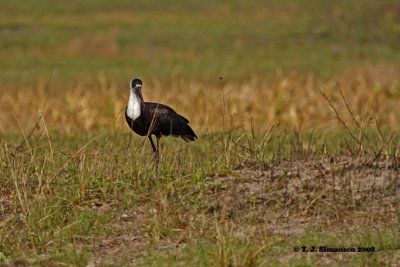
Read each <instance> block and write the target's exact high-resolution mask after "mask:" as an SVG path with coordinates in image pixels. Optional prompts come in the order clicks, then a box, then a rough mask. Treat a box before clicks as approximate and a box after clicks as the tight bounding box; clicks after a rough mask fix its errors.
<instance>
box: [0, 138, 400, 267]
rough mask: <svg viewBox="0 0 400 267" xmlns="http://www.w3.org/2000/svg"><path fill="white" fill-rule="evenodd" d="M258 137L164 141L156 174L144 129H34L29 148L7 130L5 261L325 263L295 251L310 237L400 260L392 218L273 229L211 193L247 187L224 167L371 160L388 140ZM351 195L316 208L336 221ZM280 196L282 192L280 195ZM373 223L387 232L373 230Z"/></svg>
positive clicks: (377, 258) (361, 256)
mask: <svg viewBox="0 0 400 267" xmlns="http://www.w3.org/2000/svg"><path fill="white" fill-rule="evenodd" d="M368 136H369V138H372V136H377V132H374V131H371V132H369V133H368ZM384 136H390V134H389V133H387V134H385V135H384ZM254 138H255V139H254ZM254 138H253V137H252V136H251V135H250V136H246V137H244V138H242V139H241V140H240V141H237V142H236V144H235V142H233V141H235V140H237V139H238V137H237V136H236V137H235V136H234V135H230V134H226V136H225V137H224V139H222V136H221V135H220V134H217V135H214V136H201V137H200V140H198V141H197V142H195V143H191V144H185V143H184V142H181V141H179V140H172V139H163V151H162V155H163V159H162V163H161V165H160V168H159V171H158V173H157V172H156V170H155V169H154V166H153V165H152V164H150V163H149V162H150V161H151V156H152V155H151V152H150V151H151V150H150V146H149V144H148V143H146V144H144V146H140V142H141V141H142V139H139V138H137V137H134V138H133V140H131V142H130V147H129V148H127V146H128V143H129V136H128V135H125V134H116V135H106V134H98V135H94V134H93V135H71V136H65V135H56V134H55V135H50V140H47V138H46V137H45V136H44V135H42V136H41V137H40V135H36V134H34V135H33V136H31V137H30V138H29V140H28V143H29V147H28V146H27V145H26V143H25V141H24V140H23V139H22V138H21V136H18V135H8V136H5V137H4V139H3V141H2V151H1V161H2V168H1V173H0V183H1V184H2V189H1V190H2V196H3V199H0V201H2V202H0V203H3V204H2V205H5V206H4V207H6V209H5V211H4V214H3V215H2V216H3V218H4V219H5V220H3V221H2V227H1V230H0V251H1V252H2V253H3V254H2V257H1V258H0V259H1V262H3V263H6V262H10V261H15V260H16V261H18V260H20V261H21V260H22V261H26V262H29V263H30V264H33V265H42V264H71V265H78V266H85V265H86V264H87V263H88V262H90V261H93V260H96V259H101V261H100V262H99V263H102V264H103V265H104V266H108V264H109V265H110V266H116V265H118V266H121V265H122V266H123V265H132V264H133V263H135V264H139V265H143V266H149V265H151V266H172V265H173V266H176V265H180V266H187V265H189V264H190V265H195V266H210V265H215V266H264V265H272V266H275V265H276V266H280V265H282V264H283V265H285V266H303V265H304V266H312V265H314V264H317V263H321V261H320V260H321V259H320V257H319V256H318V255H313V256H312V257H311V258H308V257H306V254H296V253H295V254H293V253H292V250H293V247H294V246H303V245H306V246H312V245H318V246H320V245H321V246H322V245H328V246H331V247H335V246H337V247H341V246H346V247H355V246H375V247H376V248H377V250H378V251H377V252H376V253H372V254H371V253H369V254H368V253H357V254H355V255H353V256H352V258H348V257H347V256H346V260H345V261H346V262H347V263H348V264H355V265H365V264H368V265H371V266H379V265H380V264H381V263H382V262H385V263H387V262H388V260H389V261H390V260H392V261H394V260H395V259H396V258H395V254H396V253H395V252H394V251H397V250H398V249H399V247H400V243H399V240H398V239H396V236H398V234H396V231H398V229H397V228H396V227H395V224H393V222H392V221H391V220H387V221H386V222H385V223H384V222H378V223H377V224H375V225H374V224H371V221H369V220H366V221H364V220H363V221H362V222H361V223H360V225H359V227H360V228H359V229H358V230H356V231H355V232H354V231H353V232H352V230H350V229H352V228H351V225H350V226H349V225H347V224H346V223H344V222H341V220H339V221H337V222H336V223H330V224H327V225H324V224H317V225H310V226H308V227H307V228H308V231H306V232H304V233H303V234H300V235H299V234H296V233H293V234H282V233H275V232H273V231H272V232H271V230H267V229H268V227H267V228H265V227H266V226H268V225H263V224H262V223H259V222H258V220H259V219H261V218H262V216H264V215H262V214H259V215H255V217H254V218H253V217H251V218H253V219H251V218H247V219H245V218H246V216H243V217H241V216H242V215H241V216H239V217H234V218H229V217H226V218H225V219H224V216H226V215H224V214H225V213H224V209H225V208H223V207H225V206H224V205H225V204H223V203H224V202H223V201H222V200H221V201H216V202H215V201H214V200H212V199H210V198H209V196H210V197H212V198H213V196H214V195H215V196H218V195H220V194H222V195H223V194H224V192H227V190H228V192H229V190H230V189H229V188H231V187H232V188H235V187H236V186H241V182H240V181H236V182H235V180H232V181H230V182H223V183H217V182H214V181H216V180H217V179H219V178H218V177H230V176H231V175H233V173H235V170H237V169H238V168H239V169H240V168H241V167H240V166H247V165H248V164H250V166H251V164H267V165H269V164H275V162H279V161H281V160H288V161H289V162H295V161H297V160H311V159H318V158H326V157H332V158H334V157H336V156H335V155H339V156H344V155H348V156H350V157H354V158H357V157H358V156H355V155H356V154H358V155H359V156H361V157H366V158H368V157H372V158H373V157H374V156H375V153H378V152H379V151H380V149H381V148H382V143H380V142H379V141H378V140H379V139H378V138H374V139H373V140H376V141H365V143H364V146H363V150H362V151H361V152H357V144H356V142H354V141H351V138H350V136H349V134H345V133H339V134H313V135H312V134H304V135H303V134H302V135H285V134H283V133H275V134H273V135H272V136H271V138H270V139H269V141H268V142H266V141H265V143H262V141H261V139H259V138H258V137H257V136H255V137H254ZM346 139H348V141H345V140H346ZM395 139H398V137H395ZM232 140H233V141H232ZM365 140H367V139H365ZM49 141H50V142H49ZM347 142H348V144H350V147H347V148H345V149H341V150H340V151H339V150H338V147H342V148H343V147H344V144H346V143H347ZM304 144H308V145H306V146H305V145H304ZM50 145H51V147H50ZM259 148H262V149H259ZM396 148H397V145H394V144H393V143H391V144H390V149H391V150H390V149H388V150H385V153H387V154H386V155H387V156H388V157H389V158H395V157H396V156H395V155H396V153H397V152H396V151H397V150H396ZM346 149H348V150H346ZM322 151H325V153H322ZM264 153H267V154H268V155H273V156H272V157H269V156H266V155H264ZM265 159H267V160H265ZM338 173H339V171H338ZM288 175H289V174H288ZM246 179H247V178H246ZM266 179H267V178H266ZM328 181H329V180H328ZM210 186H211V187H210ZM282 186H284V184H282ZM274 190H275V189H272V188H271V189H270V190H268V192H271V193H272V192H273V191H274ZM310 192H311V191H310ZM371 192H372V191H371ZM388 192H391V191H388ZM342 193H343V194H342ZM342 193H338V194H341V195H342V196H343V197H344V198H345V199H347V200H348V202H346V201H345V202H342V201H336V202H332V203H331V204H329V206H326V207H325V205H326V202H321V203H318V202H315V205H314V206H313V207H312V209H315V208H317V209H322V210H323V213H324V214H325V215H327V216H328V217H331V220H333V221H335V220H336V219H335V217H336V216H335V214H336V213H337V210H336V211H335V209H337V208H338V207H339V208H340V207H341V208H340V210H341V212H340V213H343V216H344V217H347V216H349V214H352V207H353V206H352V204H351V196H350V195H351V194H348V193H347V192H342ZM210 194H211V195H210ZM368 194H370V193H368ZM222 195H221V196H222ZM239 197H240V198H246V197H248V198H249V199H248V202H247V203H249V205H250V206H249V210H248V211H247V212H249V214H251V212H255V214H258V207H259V205H260V203H261V204H262V203H264V202H263V200H262V199H261V202H259V200H258V199H259V198H258V197H255V198H252V197H251V196H247V195H243V196H239ZM278 199H279V197H278V196H277V198H276V199H274V198H272V199H271V201H276V200H278ZM300 199H301V198H300ZM287 201H288V202H287V203H285V202H283V203H281V204H279V205H280V206H281V208H283V207H286V208H288V209H289V210H292V209H293V206H291V204H290V199H288V200H287ZM365 201H367V200H365ZM369 201H371V200H369ZM304 203H306V204H307V201H306V200H305V202H304ZM364 204H365V203H364V202H360V205H359V206H357V207H358V208H357V209H359V210H363V209H364V208H363V207H364ZM221 205H222V206H221ZM230 205H234V204H229V205H228V206H226V207H227V208H228V209H230V208H234V206H230ZM330 205H333V206H332V207H330ZM335 206H336V208H335V209H334V208H333V207H335ZM267 207H268V206H267ZM234 209H235V208H234ZM246 209H247V208H246ZM330 209H332V210H331V211H330ZM395 209H398V207H397V208H395ZM238 211H239V212H240V209H239V210H238ZM275 211H276V210H275V208H274V209H272V210H271V212H275ZM294 211H295V210H292V212H294ZM349 212H350V213H349ZM397 212H398V211H397ZM294 214H297V211H296V213H294ZM294 214H293V215H294ZM0 215H1V214H0ZM301 216H304V215H301ZM304 218H307V216H306V217H304ZM292 219H293V220H295V217H293V218H292ZM242 220H243V221H242ZM374 227H378V229H379V231H375V230H373V228H374ZM337 228H342V229H341V230H338V229H337ZM248 231H249V232H248ZM349 233H351V234H349ZM125 246H127V247H125ZM116 248H118V249H116ZM113 249H115V250H113ZM112 251H114V252H115V253H113V252H112ZM282 255H286V256H284V258H282ZM296 255H297V256H296ZM285 257H287V259H286V258H285ZM335 257H336V256H335ZM381 257H385V258H384V259H385V260H386V261H385V260H381ZM299 260H300V261H299Z"/></svg>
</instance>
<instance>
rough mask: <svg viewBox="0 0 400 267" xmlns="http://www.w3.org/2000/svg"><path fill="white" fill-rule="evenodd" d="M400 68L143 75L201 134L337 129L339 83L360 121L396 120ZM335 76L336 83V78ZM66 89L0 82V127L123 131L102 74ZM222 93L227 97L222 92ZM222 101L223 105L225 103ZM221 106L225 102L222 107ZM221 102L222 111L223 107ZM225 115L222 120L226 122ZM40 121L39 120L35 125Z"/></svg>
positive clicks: (122, 92) (120, 106)
mask: <svg viewBox="0 0 400 267" xmlns="http://www.w3.org/2000/svg"><path fill="white" fill-rule="evenodd" d="M399 77H400V75H399V71H398V70H396V69H394V68H390V67H387V66H367V67H365V68H363V69H357V70H350V71H347V72H345V73H343V74H341V75H339V76H337V78H335V79H331V80H328V81H323V82H317V81H316V79H315V78H314V76H313V75H311V74H309V75H301V74H298V73H294V72H293V73H286V74H283V73H279V72H277V73H276V78H275V80H273V81H266V80H265V81H264V80H262V79H260V78H259V77H258V78H253V79H249V80H246V81H243V82H241V83H232V82H230V81H226V80H222V85H221V83H220V80H219V79H216V80H215V81H211V82H198V81H197V82H192V81H186V80H182V79H181V80H179V79H171V80H169V81H161V80H157V79H154V80H144V89H143V94H144V97H145V100H146V101H154V102H162V103H166V104H168V105H170V106H172V107H173V108H174V109H175V110H177V111H178V112H179V113H182V114H183V115H184V116H186V117H188V118H190V120H191V123H192V125H193V127H194V129H196V131H197V132H199V133H200V134H204V133H208V132H218V131H221V130H222V129H224V130H235V131H250V130H251V128H252V127H253V128H254V130H256V131H264V130H266V129H267V128H268V127H269V126H270V125H271V124H274V123H276V122H277V121H279V122H280V127H281V129H288V130H297V131H303V130H304V131H309V130H335V129H337V128H338V127H340V126H341V124H340V122H339V121H337V120H336V118H335V113H334V111H333V109H332V108H331V107H330V105H329V103H328V102H327V101H326V100H325V99H324V97H323V96H322V94H321V91H322V92H324V93H325V94H326V95H327V96H328V97H329V99H330V101H331V103H332V104H333V105H334V106H335V107H336V109H337V111H338V112H339V114H340V117H341V118H342V119H343V120H344V121H345V122H346V123H347V122H348V123H349V125H350V124H351V123H352V121H353V119H352V117H351V115H350V114H349V112H348V110H347V109H346V105H345V103H344V101H343V99H342V97H341V94H340V90H339V87H340V89H341V91H342V92H343V95H344V97H345V99H346V101H347V103H348V105H349V107H350V109H351V111H352V113H353V114H354V116H355V118H356V119H357V120H358V122H359V123H361V124H363V125H364V126H366V125H367V124H368V123H371V122H373V121H375V119H376V120H377V121H379V123H381V124H382V126H387V127H392V128H393V127H398V126H399V124H400V121H399V120H398V119H397V118H399V117H400V107H399V104H398V103H399V98H400V94H399V84H400V83H399ZM336 81H337V82H336ZM75 84H76V85H75V86H73V87H71V88H57V89H55V88H49V85H48V83H47V82H46V81H45V80H42V81H40V82H39V83H38V84H36V85H34V86H33V87H32V88H2V94H1V95H0V131H1V132H2V133H7V132H19V131H20V129H19V127H18V123H17V120H18V122H19V123H20V124H21V125H22V127H23V129H24V130H30V129H32V128H33V127H34V126H35V124H36V123H37V121H41V120H39V118H40V114H43V118H44V121H45V122H46V125H47V127H48V129H49V131H56V132H61V133H72V132H89V131H93V130H96V131H106V132H110V131H113V132H114V131H125V130H126V129H127V127H125V119H124V115H123V112H124V108H125V103H126V101H127V98H128V95H129V80H127V81H126V86H125V87H123V86H118V85H117V84H121V81H118V82H116V81H114V80H112V79H110V78H109V77H105V76H104V75H101V74H100V75H99V76H98V79H97V80H93V79H92V80H91V81H90V82H89V81H88V80H85V79H82V80H81V81H77V82H76V83H75ZM223 96H224V99H223ZM224 103H225V105H224ZM224 106H225V107H224ZM224 109H225V113H224ZM223 117H224V122H223ZM41 123H42V122H40V123H39V127H42V126H43V125H40V124H41Z"/></svg>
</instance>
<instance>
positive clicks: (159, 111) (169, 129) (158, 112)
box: [145, 102, 197, 141]
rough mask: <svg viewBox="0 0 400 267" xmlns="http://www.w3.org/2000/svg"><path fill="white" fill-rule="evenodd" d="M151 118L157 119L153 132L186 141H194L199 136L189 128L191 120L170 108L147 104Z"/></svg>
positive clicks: (157, 104)
mask: <svg viewBox="0 0 400 267" xmlns="http://www.w3.org/2000/svg"><path fill="white" fill-rule="evenodd" d="M145 105H146V106H147V107H148V110H149V112H150V113H151V116H152V117H154V118H155V119H154V120H155V125H154V129H153V132H159V133H161V134H162V135H173V136H177V137H181V138H182V139H183V140H185V141H194V140H195V139H196V138H197V136H196V134H195V133H194V131H193V129H192V128H191V127H190V126H189V124H188V123H189V120H188V119H186V118H185V117H183V116H182V115H179V114H178V113H176V112H175V110H173V109H172V108H170V107H169V106H166V105H163V104H159V103H151V102H146V103H145Z"/></svg>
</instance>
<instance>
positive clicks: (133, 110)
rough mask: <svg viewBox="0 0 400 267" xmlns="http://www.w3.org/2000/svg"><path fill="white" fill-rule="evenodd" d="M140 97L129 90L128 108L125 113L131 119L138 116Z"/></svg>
mask: <svg viewBox="0 0 400 267" xmlns="http://www.w3.org/2000/svg"><path fill="white" fill-rule="evenodd" d="M141 101H142V100H141V99H140V97H139V96H137V95H136V94H135V93H134V92H133V90H131V94H130V96H129V101H128V108H127V109H126V114H127V115H128V117H129V118H131V119H132V120H136V119H137V118H139V116H140V106H141Z"/></svg>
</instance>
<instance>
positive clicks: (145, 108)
mask: <svg viewBox="0 0 400 267" xmlns="http://www.w3.org/2000/svg"><path fill="white" fill-rule="evenodd" d="M130 87H131V90H130V96H129V101H128V105H127V106H126V109H125V119H126V122H127V123H128V125H129V127H130V128H131V129H132V131H134V132H135V133H136V134H138V135H140V136H147V137H148V138H149V140H150V144H151V147H152V148H153V152H154V154H155V160H156V164H158V162H159V160H160V152H159V151H160V147H159V143H160V138H161V136H163V135H164V136H168V135H172V136H174V137H180V138H182V139H183V140H185V141H186V142H189V141H194V140H196V139H197V136H196V134H195V133H194V131H193V130H192V128H190V126H189V120H188V119H186V118H185V117H183V116H182V115H179V114H178V113H176V112H175V110H173V109H172V108H170V107H169V106H167V105H164V104H160V103H152V102H144V100H143V96H142V81H141V80H140V79H133V80H132V81H131V83H130ZM152 135H154V136H155V137H156V139H157V147H156V146H155V145H154V142H153V139H152Z"/></svg>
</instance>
